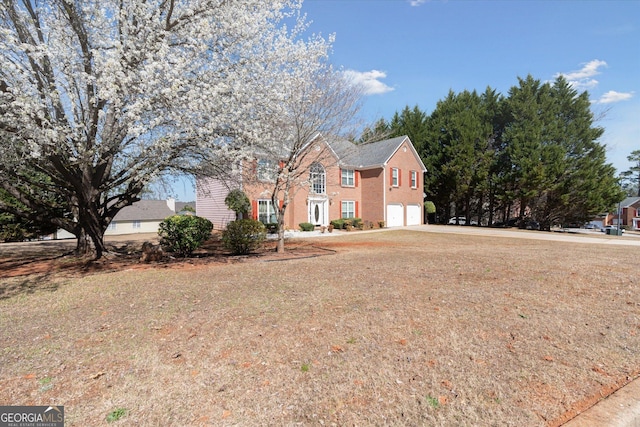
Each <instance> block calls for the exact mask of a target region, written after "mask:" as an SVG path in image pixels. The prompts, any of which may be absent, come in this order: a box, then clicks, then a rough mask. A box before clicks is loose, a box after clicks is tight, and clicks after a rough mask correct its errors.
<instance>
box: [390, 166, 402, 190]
mask: <svg viewBox="0 0 640 427" xmlns="http://www.w3.org/2000/svg"><path fill="white" fill-rule="evenodd" d="M391 185H392V186H393V187H397V186H399V185H400V169H398V168H391Z"/></svg>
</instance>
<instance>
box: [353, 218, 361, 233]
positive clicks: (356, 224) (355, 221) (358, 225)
mask: <svg viewBox="0 0 640 427" xmlns="http://www.w3.org/2000/svg"><path fill="white" fill-rule="evenodd" d="M351 222H352V225H353V227H354V228H357V229H358V230H362V218H351Z"/></svg>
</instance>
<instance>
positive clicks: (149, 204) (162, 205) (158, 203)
mask: <svg viewBox="0 0 640 427" xmlns="http://www.w3.org/2000/svg"><path fill="white" fill-rule="evenodd" d="M175 214H176V213H175V212H174V211H172V210H171V209H170V208H169V205H167V201H166V200H139V201H137V202H135V203H134V204H132V205H131V206H126V207H124V208H122V209H121V210H120V212H118V213H117V214H116V216H115V217H114V218H113V220H114V221H151V220H160V221H162V220H163V219H165V218H167V217H170V216H172V215H175Z"/></svg>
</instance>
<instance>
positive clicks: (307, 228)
mask: <svg viewBox="0 0 640 427" xmlns="http://www.w3.org/2000/svg"><path fill="white" fill-rule="evenodd" d="M298 225H299V226H300V230H302V231H313V230H314V229H315V228H316V226H315V225H313V224H311V223H310V222H301V223H300V224H298Z"/></svg>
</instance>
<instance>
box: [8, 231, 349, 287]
mask: <svg viewBox="0 0 640 427" xmlns="http://www.w3.org/2000/svg"><path fill="white" fill-rule="evenodd" d="M43 243H46V244H42V245H41V248H40V250H37V249H36V250H34V249H33V247H31V248H30V249H29V251H28V252H27V251H26V250H24V249H21V248H22V247H25V248H26V246H13V247H11V248H10V249H9V250H7V251H5V252H11V253H8V254H7V253H5V254H3V255H2V256H0V274H1V275H2V277H5V278H9V277H21V276H29V275H51V274H61V275H64V276H70V277H76V276H85V275H89V274H96V273H104V272H113V271H119V270H134V269H135V270H146V269H150V268H178V269H185V268H194V267H199V266H205V265H212V264H218V263H219V264H228V263H234V262H248V261H262V262H269V261H284V260H290V259H299V258H308V257H314V256H320V255H329V254H332V253H334V251H332V250H331V249H324V248H321V247H319V246H317V245H314V244H312V243H310V242H306V241H295V242H287V244H286V249H285V252H284V253H277V252H276V251H275V243H274V242H272V241H269V242H267V243H265V245H264V246H263V247H262V248H261V249H259V250H258V251H256V252H255V253H251V254H248V255H230V254H229V253H227V252H226V251H225V250H224V249H223V248H222V245H221V243H220V241H219V239H218V238H217V237H214V238H213V239H211V240H210V241H208V242H206V243H205V244H204V245H203V246H202V247H201V248H200V249H198V250H197V251H196V252H194V254H193V256H192V257H189V258H182V257H174V256H172V255H171V254H166V256H165V257H164V259H163V260H162V261H158V262H149V263H144V262H141V261H140V256H141V251H140V247H141V246H142V243H143V241H139V242H126V243H125V244H124V245H118V244H109V245H108V248H109V251H110V252H109V253H107V254H105V255H104V256H103V257H102V258H101V259H99V260H97V261H87V260H83V259H79V258H76V257H74V256H73V255H72V254H71V253H70V249H71V248H72V246H71V245H70V242H69V241H61V242H59V244H55V242H43ZM7 246H8V245H7ZM328 246H330V245H328ZM339 246H349V245H339ZM2 248H3V247H2V246H0V249H2Z"/></svg>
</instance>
